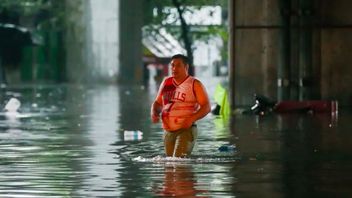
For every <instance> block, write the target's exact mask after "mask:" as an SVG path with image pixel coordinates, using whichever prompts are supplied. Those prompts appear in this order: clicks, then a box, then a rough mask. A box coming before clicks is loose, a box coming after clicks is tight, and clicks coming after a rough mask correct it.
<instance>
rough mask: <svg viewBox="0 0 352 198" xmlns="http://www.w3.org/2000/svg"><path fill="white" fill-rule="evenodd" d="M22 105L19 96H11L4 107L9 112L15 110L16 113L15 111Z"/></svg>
mask: <svg viewBox="0 0 352 198" xmlns="http://www.w3.org/2000/svg"><path fill="white" fill-rule="evenodd" d="M20 106H21V102H20V101H19V100H18V99H17V98H11V99H10V100H9V101H8V102H7V104H6V106H5V108H4V109H5V110H6V111H7V112H13V113H14V112H17V110H18V109H19V108H20Z"/></svg>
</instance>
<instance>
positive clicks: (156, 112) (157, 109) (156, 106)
mask: <svg viewBox="0 0 352 198" xmlns="http://www.w3.org/2000/svg"><path fill="white" fill-rule="evenodd" d="M164 82H165V79H164V80H163V82H162V83H161V84H160V87H159V91H158V94H157V95H156V98H155V100H154V102H153V103H152V106H151V108H150V117H151V120H152V122H153V123H157V122H159V119H160V113H161V109H162V108H163V105H162V104H163V100H162V97H161V91H162V89H163V86H164Z"/></svg>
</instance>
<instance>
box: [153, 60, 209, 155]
mask: <svg viewBox="0 0 352 198" xmlns="http://www.w3.org/2000/svg"><path fill="white" fill-rule="evenodd" d="M188 67H189V65H188V58H187V57H186V56H184V55H181V54H177V55H174V56H173V57H172V58H171V71H172V76H170V77H167V78H165V79H164V80H163V82H162V83H161V85H160V88H159V92H158V95H157V96H156V98H155V101H154V102H153V104H152V106H151V119H152V122H153V123H156V122H158V121H159V119H160V115H161V120H162V126H163V128H164V146H165V153H166V155H167V156H173V157H187V156H189V155H190V154H191V152H192V149H193V145H194V143H195V140H196V138H197V126H196V124H195V122H196V121H197V120H199V119H201V118H203V117H204V116H206V115H207V114H208V113H209V112H210V103H209V99H208V95H207V92H206V90H205V88H204V86H203V85H202V83H201V82H200V81H199V80H197V79H195V78H193V77H192V76H190V75H188Z"/></svg>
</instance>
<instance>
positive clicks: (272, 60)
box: [234, 0, 280, 105]
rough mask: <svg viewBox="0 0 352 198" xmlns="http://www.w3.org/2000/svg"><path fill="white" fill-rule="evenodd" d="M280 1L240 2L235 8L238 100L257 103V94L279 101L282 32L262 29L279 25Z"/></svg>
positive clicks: (250, 0)
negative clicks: (254, 96)
mask: <svg viewBox="0 0 352 198" xmlns="http://www.w3.org/2000/svg"><path fill="white" fill-rule="evenodd" d="M277 4H278V1H277V0H238V1H236V4H235V13H236V15H235V20H236V28H235V29H236V30H235V31H236V37H235V46H234V47H235V48H236V57H235V65H236V68H235V71H234V74H235V88H234V90H235V97H236V98H235V100H236V104H238V105H247V104H252V103H253V94H254V93H257V94H263V95H266V96H268V97H274V98H275V97H276V92H277V89H276V79H277V67H278V64H279V61H280V59H279V55H280V53H279V39H278V38H279V31H278V30H277V29H268V28H260V27H258V26H272V25H278V24H279V9H278V6H277Z"/></svg>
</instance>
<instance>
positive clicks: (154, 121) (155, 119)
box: [151, 113, 160, 123]
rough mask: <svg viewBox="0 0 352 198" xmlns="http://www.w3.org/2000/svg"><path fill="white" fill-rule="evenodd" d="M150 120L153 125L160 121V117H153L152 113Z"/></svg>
mask: <svg viewBox="0 0 352 198" xmlns="http://www.w3.org/2000/svg"><path fill="white" fill-rule="evenodd" d="M151 118H152V122H153V123H157V122H159V120H160V117H159V116H158V115H155V114H154V113H152V115H151Z"/></svg>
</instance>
